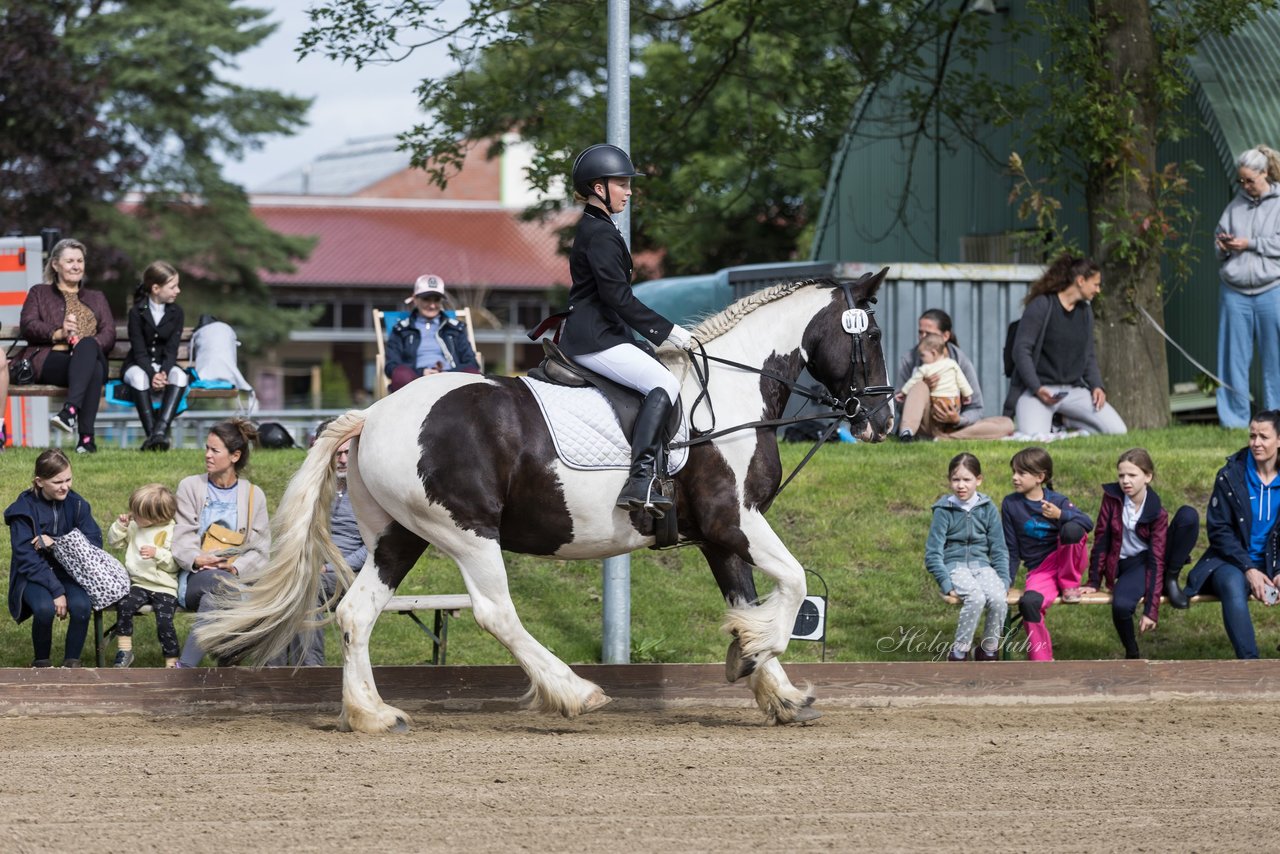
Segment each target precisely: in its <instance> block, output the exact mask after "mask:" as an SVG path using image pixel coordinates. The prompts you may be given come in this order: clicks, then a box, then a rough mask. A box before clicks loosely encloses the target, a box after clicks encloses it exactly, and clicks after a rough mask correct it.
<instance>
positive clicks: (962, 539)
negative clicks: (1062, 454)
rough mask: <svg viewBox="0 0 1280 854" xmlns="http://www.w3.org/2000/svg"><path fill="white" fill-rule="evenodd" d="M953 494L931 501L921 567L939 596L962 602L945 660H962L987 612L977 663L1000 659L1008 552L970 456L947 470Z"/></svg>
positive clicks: (1006, 607) (979, 472) (957, 458)
mask: <svg viewBox="0 0 1280 854" xmlns="http://www.w3.org/2000/svg"><path fill="white" fill-rule="evenodd" d="M947 476H948V478H949V479H950V481H951V494H950V495H944V496H943V497H942V498H939V499H938V500H937V502H936V503H935V504H934V505H933V523H932V524H931V525H930V526H929V539H928V540H927V541H926V542H925V546H924V564H925V568H926V569H928V570H929V572H930V573H931V574H932V575H933V577H934V578H935V579H937V581H938V587H939V588H941V590H942V594H943V595H944V596H945V595H947V594H954V595H955V596H957V597H958V598H959V599H960V600H961V604H960V620H959V622H958V623H957V624H956V639H955V642H954V643H953V644H952V647H951V653H950V655H949V656H948V660H949V661H965V660H966V659H968V657H969V648H970V646H971V645H972V644H973V635H974V632H976V631H977V628H978V618H979V617H980V616H982V614H983V613H985V614H986V615H987V619H986V622H985V623H984V624H983V628H982V642H981V643H980V644H979V645H978V648H977V649H975V650H974V651H973V658H974V660H975V661H995V660H996V659H998V658H999V657H1000V634H1001V631H1002V630H1003V629H1004V620H1005V616H1006V615H1007V614H1008V612H1009V605H1008V603H1007V601H1006V598H1005V596H1006V594H1007V593H1008V591H1009V552H1008V550H1007V549H1006V548H1005V542H1004V535H1003V533H1002V530H1001V525H1000V514H999V513H997V512H996V506H995V504H994V503H992V501H991V499H990V498H988V497H987V496H986V495H983V494H982V493H981V492H978V487H979V486H981V485H982V465H981V463H979V462H978V458H977V457H975V456H974V455H973V454H969V453H964V454H957V455H956V456H955V457H954V458H952V460H951V464H950V465H949V466H948V468H947Z"/></svg>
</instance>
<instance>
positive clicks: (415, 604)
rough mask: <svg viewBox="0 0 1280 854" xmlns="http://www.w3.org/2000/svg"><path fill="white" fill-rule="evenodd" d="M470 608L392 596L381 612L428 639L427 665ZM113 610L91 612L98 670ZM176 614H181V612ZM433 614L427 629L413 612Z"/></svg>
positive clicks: (448, 598) (441, 654)
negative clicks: (106, 620) (106, 616)
mask: <svg viewBox="0 0 1280 854" xmlns="http://www.w3.org/2000/svg"><path fill="white" fill-rule="evenodd" d="M470 607H471V597H470V596H468V595H467V594H465V593H459V594H444V595H437V596H392V597H391V599H390V600H389V601H388V602H387V604H386V605H385V606H384V607H383V609H382V612H383V613H384V614H385V613H388V612H392V613H396V614H404V615H405V616H407V617H408V618H409V619H411V620H413V622H414V623H416V624H417V626H418V628H420V629H422V630H423V631H424V632H426V633H427V635H428V636H429V637H430V638H431V663H432V664H444V663H446V658H447V655H448V652H449V618H450V617H456V616H458V614H459V613H460V612H461V611H462V610H463V609H464V608H470ZM115 610H116V606H115V605H111V606H110V607H107V608H103V609H102V610H101V611H94V612H93V644H94V646H93V649H94V655H95V657H96V658H97V661H98V666H99V667H106V666H107V647H106V645H107V643H108V642H109V641H110V640H111V638H113V637H115V634H116V627H115V626H114V625H113V626H111V628H109V629H106V630H105V631H104V630H103V628H102V615H103V613H104V612H106V611H115ZM179 610H182V609H181V608H180V609H179ZM418 611H434V612H435V620H434V622H433V625H432V627H431V628H428V627H427V624H426V623H424V622H422V620H421V618H419V617H418V614H417V613H416V612H418ZM150 613H151V606H150V605H146V606H144V607H143V608H142V609H141V610H140V611H138V615H139V616H141V615H144V614H150Z"/></svg>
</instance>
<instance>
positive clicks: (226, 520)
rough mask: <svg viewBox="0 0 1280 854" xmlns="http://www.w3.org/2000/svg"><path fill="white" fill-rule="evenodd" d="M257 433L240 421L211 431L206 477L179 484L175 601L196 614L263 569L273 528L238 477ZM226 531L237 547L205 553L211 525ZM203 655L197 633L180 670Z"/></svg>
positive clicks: (263, 502)
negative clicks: (227, 585)
mask: <svg viewBox="0 0 1280 854" xmlns="http://www.w3.org/2000/svg"><path fill="white" fill-rule="evenodd" d="M257 438H258V431H257V430H255V429H254V427H253V425H252V424H250V423H249V422H248V421H246V420H244V419H242V418H235V419H232V420H230V421H223V422H222V423H221V424H217V425H215V426H214V428H213V429H212V430H210V431H209V436H208V438H206V439H205V445H204V466H205V474H202V475H200V474H198V475H192V476H191V477H187V478H183V480H182V482H181V483H179V484H178V517H177V524H176V526H175V527H174V532H173V557H174V560H175V561H176V562H177V564H178V566H179V567H181V568H182V570H183V572H182V573H181V574H180V575H179V577H178V602H179V603H181V604H182V607H183V608H185V609H186V610H188V611H194V612H196V613H197V616H196V623H197V625H198V624H199V622H200V617H199V613H200V612H202V611H208V610H209V609H210V608H212V607H214V602H215V599H214V598H213V597H210V596H209V595H208V594H209V593H211V592H215V591H216V590H217V589H218V588H220V587H221V586H222V585H223V583H224V582H225V581H227V580H228V579H231V578H232V577H233V576H234V577H239V578H240V579H242V580H249V579H252V578H253V577H254V576H256V575H257V574H258V573H259V572H261V571H262V569H263V568H264V567H265V566H266V565H267V558H268V556H269V554H270V552H271V528H270V521H269V520H268V518H267V497H266V495H265V494H264V493H263V492H262V489H260V488H259V487H257V486H254V485H253V484H251V483H249V481H248V479H246V478H244V477H242V476H241V473H242V472H243V471H244V468H245V466H246V465H248V463H249V449H250V445H251V443H252V442H255V441H257ZM215 524H217V525H221V526H222V527H223V528H226V529H228V530H230V531H231V532H233V533H232V538H233V539H240V538H241V537H243V542H241V543H239V544H238V545H235V544H226V543H224V544H222V546H220V547H213V546H210V547H209V548H207V549H206V548H203V547H202V544H203V543H204V541H205V534H206V532H208V530H209V529H210V528H211V527H212V526H213V525H215ZM202 658H204V650H203V649H201V648H200V645H199V644H198V643H197V642H196V639H195V632H194V631H193V632H192V633H191V634H190V635H188V636H187V642H186V644H185V645H184V646H183V648H182V655H181V656H180V657H179V658H178V666H179V667H196V666H198V665H199V664H200V660H201V659H202Z"/></svg>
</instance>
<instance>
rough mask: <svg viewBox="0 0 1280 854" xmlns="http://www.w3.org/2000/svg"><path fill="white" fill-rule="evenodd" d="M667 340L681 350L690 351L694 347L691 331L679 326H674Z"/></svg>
mask: <svg viewBox="0 0 1280 854" xmlns="http://www.w3.org/2000/svg"><path fill="white" fill-rule="evenodd" d="M667 340H668V341H670V342H671V343H672V344H674V345H676V346H677V347H679V348H680V349H681V350H689V349H691V348H692V347H693V336H692V335H690V334H689V330H687V329H685V328H684V327H682V326H680V325H679V324H673V325H672V327H671V332H670V333H669V334H668V335H667Z"/></svg>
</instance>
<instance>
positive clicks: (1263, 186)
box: [1214, 145, 1280, 427]
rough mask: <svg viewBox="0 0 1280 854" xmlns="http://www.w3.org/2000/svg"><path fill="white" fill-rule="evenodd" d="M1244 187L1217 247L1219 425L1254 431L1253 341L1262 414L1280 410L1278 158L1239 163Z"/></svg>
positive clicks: (1255, 156)
mask: <svg viewBox="0 0 1280 854" xmlns="http://www.w3.org/2000/svg"><path fill="white" fill-rule="evenodd" d="M1236 180H1237V181H1238V183H1239V185H1240V189H1239V191H1238V192H1237V193H1236V195H1235V198H1233V199H1232V200H1231V201H1230V202H1229V203H1228V204H1227V209H1226V210H1224V211H1223V212H1222V218H1221V219H1219V220H1218V228H1217V232H1216V234H1215V235H1214V249H1215V250H1216V251H1217V253H1218V260H1219V261H1220V262H1222V267H1221V274H1220V275H1221V278H1222V284H1221V286H1220V288H1219V291H1218V376H1219V377H1221V378H1222V383H1223V385H1222V387H1221V388H1219V389H1218V420H1219V421H1220V422H1221V423H1222V426H1223V427H1247V426H1249V410H1250V403H1249V396H1248V395H1249V368H1250V364H1251V363H1252V362H1253V347H1254V339H1255V338H1256V339H1257V343H1258V348H1259V351H1260V352H1261V355H1262V364H1263V366H1264V367H1265V366H1267V365H1270V366H1272V368H1268V369H1267V370H1264V371H1263V372H1262V398H1263V399H1262V403H1263V408H1264V409H1276V408H1278V407H1280V373H1278V372H1276V371H1275V370H1274V366H1275V365H1277V364H1280V287H1277V286H1278V285H1280V154H1277V153H1276V152H1275V151H1273V150H1272V149H1270V148H1268V147H1267V146H1265V145H1259V146H1258V147H1257V148H1251V149H1249V150H1248V151H1246V152H1244V153H1243V154H1241V155H1240V156H1239V157H1238V158H1236Z"/></svg>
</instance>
